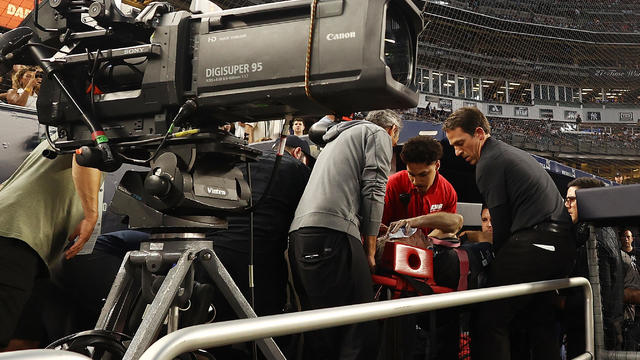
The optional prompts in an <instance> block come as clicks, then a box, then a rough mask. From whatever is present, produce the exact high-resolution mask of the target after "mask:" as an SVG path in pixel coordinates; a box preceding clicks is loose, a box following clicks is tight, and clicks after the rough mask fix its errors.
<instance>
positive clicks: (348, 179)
mask: <svg viewBox="0 0 640 360" xmlns="http://www.w3.org/2000/svg"><path fill="white" fill-rule="evenodd" d="M322 125H327V126H330V125H331V124H327V123H323V124H322ZM400 126H401V119H400V116H399V115H398V114H397V113H395V112H394V111H391V110H382V111H372V112H369V114H368V115H367V120H365V121H362V120H354V121H345V122H341V123H338V124H334V125H333V126H332V127H330V128H329V129H328V131H327V132H326V134H325V135H324V136H323V140H324V141H325V142H327V145H326V146H325V147H324V150H322V152H321V153H320V155H319V156H318V161H317V162H316V165H315V168H314V170H313V172H312V173H311V177H310V179H309V184H308V185H307V187H306V189H305V191H304V194H303V195H302V198H301V199H300V204H299V205H298V208H297V209H296V213H295V217H294V219H293V222H292V224H291V229H290V231H291V232H290V234H289V259H290V264H291V272H292V274H293V279H294V285H295V287H296V290H297V292H298V295H299V296H300V303H301V305H302V309H303V310H311V309H319V308H326V307H332V306H341V305H348V304H355V303H362V302H369V301H373V290H372V288H373V287H372V282H371V274H370V271H373V269H374V267H375V250H376V237H377V235H378V230H379V227H380V220H381V218H382V211H383V208H384V191H385V185H386V183H387V178H388V176H389V169H390V167H391V157H392V147H393V145H395V144H396V143H397V141H398V135H399V133H400ZM362 238H364V243H363V242H362V241H361V239H362ZM377 343H378V337H377V324H376V323H375V322H365V323H358V324H353V325H347V326H342V327H339V328H331V329H325V330H319V331H315V332H313V333H308V334H305V350H304V359H375V358H376V356H377V348H378V346H377Z"/></svg>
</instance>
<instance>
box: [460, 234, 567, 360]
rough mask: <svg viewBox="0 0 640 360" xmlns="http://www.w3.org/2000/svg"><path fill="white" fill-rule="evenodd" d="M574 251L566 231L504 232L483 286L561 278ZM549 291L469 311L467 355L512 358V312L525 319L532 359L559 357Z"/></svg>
mask: <svg viewBox="0 0 640 360" xmlns="http://www.w3.org/2000/svg"><path fill="white" fill-rule="evenodd" d="M574 256H575V242H574V240H573V236H572V235H571V234H570V232H569V231H566V232H560V233H555V232H542V231H536V230H523V231H520V232H517V233H515V234H513V235H511V236H510V237H509V240H508V241H507V242H506V243H505V244H504V245H503V246H502V248H500V250H499V251H498V253H497V254H496V258H495V260H493V262H492V264H491V265H490V267H489V271H488V279H487V280H488V281H487V282H488V283H487V286H501V285H510V284H518V283H525V282H533V281H542V280H551V279H559V278H564V277H566V276H567V274H569V271H570V269H571V266H572V265H573V258H574ZM553 296H554V293H543V294H538V295H526V296H520V297H517V298H508V299H504V300H497V301H491V302H486V303H481V304H478V308H477V311H476V312H475V313H474V320H473V330H474V331H473V333H472V334H471V341H472V358H473V359H474V360H483V359H492V360H503V359H507V360H508V359H510V358H511V349H510V340H509V326H510V324H511V322H512V320H513V319H514V318H515V317H516V315H521V316H522V317H520V319H522V320H523V322H524V323H526V327H527V330H528V334H529V339H528V341H529V346H530V352H531V357H532V359H545V360H555V359H560V347H559V345H558V337H557V332H556V330H555V312H554V308H553V305H552V301H553Z"/></svg>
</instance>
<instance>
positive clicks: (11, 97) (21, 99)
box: [7, 77, 38, 106]
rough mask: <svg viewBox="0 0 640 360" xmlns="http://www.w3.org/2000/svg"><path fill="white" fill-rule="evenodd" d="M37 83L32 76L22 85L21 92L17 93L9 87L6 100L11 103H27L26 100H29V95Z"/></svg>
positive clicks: (23, 104)
mask: <svg viewBox="0 0 640 360" xmlns="http://www.w3.org/2000/svg"><path fill="white" fill-rule="evenodd" d="M37 85H38V80H37V79H36V78H35V77H34V78H32V79H31V80H29V82H28V83H27V86H25V87H24V89H23V90H24V91H22V94H18V90H17V89H10V90H9V91H8V92H7V102H8V103H9V104H12V105H19V106H25V105H27V100H29V96H31V94H33V91H34V88H35V87H36V86H37Z"/></svg>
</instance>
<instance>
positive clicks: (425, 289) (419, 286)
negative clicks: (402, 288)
mask: <svg viewBox="0 0 640 360" xmlns="http://www.w3.org/2000/svg"><path fill="white" fill-rule="evenodd" d="M394 273H395V275H398V276H400V277H401V278H402V279H404V280H405V281H406V282H408V283H409V285H411V286H412V287H413V288H414V289H415V290H416V292H417V293H418V294H420V295H432V294H433V293H434V292H433V289H432V288H431V286H429V285H428V284H427V283H425V282H423V281H420V280H417V279H415V278H412V277H411V276H407V275H403V274H400V273H397V272H395V271H394Z"/></svg>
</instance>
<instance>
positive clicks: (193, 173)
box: [0, 0, 422, 359]
mask: <svg viewBox="0 0 640 360" xmlns="http://www.w3.org/2000/svg"><path fill="white" fill-rule="evenodd" d="M35 2H36V6H35V9H34V11H32V12H31V13H30V14H29V16H27V18H25V20H24V21H23V22H22V24H21V25H20V27H18V28H16V29H14V30H11V31H9V32H7V33H5V34H2V35H0V72H2V73H6V72H7V71H8V70H9V69H10V68H11V65H13V64H16V63H18V64H35V65H39V66H40V67H41V68H42V69H43V71H44V81H43V83H42V85H41V89H40V92H39V94H38V100H37V111H38V121H39V122H40V123H41V124H43V125H46V126H51V127H56V128H57V134H58V137H57V139H55V140H54V139H51V138H49V139H48V140H49V142H50V143H51V144H52V146H53V147H54V149H55V151H56V152H75V153H76V159H77V161H78V163H79V164H80V165H84V166H90V167H95V168H98V169H101V170H103V171H115V170H117V169H118V168H119V167H120V166H121V164H122V163H129V164H137V165H145V166H149V167H150V168H151V170H150V171H149V172H134V171H129V172H127V173H126V174H125V176H124V177H123V179H122V181H121V183H120V185H119V186H118V189H117V191H116V194H115V195H114V199H113V202H112V208H113V209H114V211H116V212H120V213H121V214H123V215H126V216H127V217H128V221H129V226H130V227H132V228H139V229H146V230H149V231H150V232H152V233H155V235H152V239H151V243H148V244H146V245H143V250H141V251H140V252H138V253H134V254H131V255H130V256H128V257H127V259H125V263H123V267H122V269H121V272H122V274H120V273H119V274H118V278H116V282H115V283H114V288H113V289H112V292H111V293H110V295H109V298H108V299H107V304H106V305H105V309H103V312H102V315H101V317H100V320H99V321H98V325H97V326H96V328H97V329H109V330H116V331H118V330H119V329H121V327H119V326H120V325H118V324H122V318H121V317H122V316H126V311H124V310H123V311H115V310H114V309H115V308H116V307H123V306H126V305H124V304H125V303H126V301H125V300H126V299H125V300H123V298H126V296H125V295H126V294H125V293H126V290H123V289H126V288H127V287H126V286H125V285H126V284H128V282H129V281H131V274H129V273H128V272H127V271H129V272H130V270H131V268H132V267H134V266H138V267H142V268H145V269H146V271H147V272H151V273H156V272H157V271H160V269H163V271H165V272H166V271H167V268H168V267H169V266H167V264H177V265H176V266H174V267H173V268H171V270H169V275H167V277H166V280H165V282H164V283H163V285H162V287H161V288H160V290H158V292H157V294H162V295H161V296H160V295H159V296H157V297H156V298H155V299H153V303H152V304H151V310H150V311H149V312H150V313H152V314H154V315H153V316H150V317H148V318H146V319H145V320H144V321H143V323H142V324H141V325H140V327H139V329H140V330H139V331H138V332H137V333H136V335H135V336H134V339H133V341H132V344H131V345H130V346H129V349H128V350H127V354H126V355H125V356H124V357H125V358H129V359H131V358H137V357H138V356H139V355H140V354H141V351H143V350H144V349H146V347H148V345H149V344H150V343H151V341H152V339H153V338H154V336H155V335H156V334H157V332H158V329H159V327H160V326H161V325H162V321H163V318H164V317H166V314H167V313H172V312H170V311H169V308H170V307H172V308H173V307H174V306H176V305H179V304H178V303H180V302H182V305H184V301H185V298H188V296H187V297H185V296H184V295H183V296H176V294H178V293H179V291H178V289H182V288H188V286H185V285H184V281H187V280H185V279H186V278H189V275H188V274H190V273H191V270H189V269H191V268H192V264H193V263H194V261H200V262H202V263H204V264H205V267H206V268H207V271H208V273H209V274H210V275H211V276H212V277H214V281H215V282H216V285H217V286H219V287H222V288H225V287H227V288H228V289H227V291H226V294H227V295H228V296H229V297H232V298H234V299H236V300H237V302H238V304H236V305H237V307H236V311H238V312H239V313H241V315H242V316H245V317H246V316H255V314H254V313H253V312H252V311H251V309H250V308H247V306H245V305H247V304H246V302H244V303H243V299H237V298H238V297H239V298H242V295H241V294H240V293H239V291H237V288H235V286H234V285H233V284H232V283H233V282H232V281H230V277H228V274H227V273H226V271H225V270H224V267H221V266H220V264H219V262H218V261H217V258H216V257H215V254H214V253H213V252H212V251H211V248H212V244H211V243H210V242H208V241H205V240H203V234H204V233H207V232H210V231H211V230H214V229H220V228H224V227H225V226H226V223H225V221H224V217H225V216H226V215H228V214H229V213H231V212H242V211H247V210H248V209H251V206H250V204H251V192H250V189H249V186H248V185H247V183H246V181H245V180H244V178H243V176H242V173H241V172H240V171H239V170H238V168H236V164H237V163H239V162H244V161H252V160H255V159H257V157H258V156H259V155H260V152H259V151H257V150H254V149H251V148H249V147H247V146H246V144H245V142H244V141H243V140H241V139H237V138H235V137H233V136H232V135H231V134H228V133H226V132H224V131H222V130H219V129H218V128H219V126H220V125H221V124H223V123H225V122H234V121H240V122H256V121H262V120H272V119H281V118H283V117H285V118H287V119H291V118H292V116H294V115H318V116H322V115H324V114H330V113H333V114H349V113H353V112H356V111H362V110H373V109H382V108H406V107H414V106H416V105H417V100H418V97H417V92H416V90H415V86H414V85H415V82H416V80H415V69H416V62H415V61H416V51H417V35H418V33H419V32H420V31H421V30H422V20H421V17H420V14H419V11H418V9H417V8H416V7H415V5H414V4H413V3H412V2H411V1H410V0H291V1H283V2H277V3H269V4H263V5H256V6H251V7H245V8H237V9H230V10H224V11H219V12H214V13H205V14H203V13H191V12H188V11H184V10H177V11H176V10H175V9H174V8H173V6H172V5H170V4H168V3H160V2H155V3H151V4H149V5H148V6H147V7H145V8H144V9H142V10H141V11H140V12H139V13H137V14H134V15H131V16H129V15H125V14H124V13H123V12H122V11H120V10H119V9H118V7H117V6H116V5H115V2H114V1H113V0H44V1H42V2H41V3H40V4H37V1H35ZM285 129H286V127H285ZM48 133H49V132H48V131H47V134H48ZM281 144H284V142H283V141H281ZM283 148H284V146H281V148H280V150H279V155H282V151H283ZM276 167H277V162H276ZM274 172H275V169H274ZM254 205H255V204H254ZM154 241H155V242H157V243H161V244H165V245H162V246H160V247H159V246H158V245H157V244H156V245H154V243H153V242H154ZM145 246H146V247H145ZM158 254H159V255H158ZM206 264H213V265H209V266H208V267H207V266H206ZM216 276H217V277H219V279H218V280H216V279H215V277H216ZM220 278H221V279H220ZM229 282H231V284H229ZM234 288H235V290H234ZM187 300H188V299H187ZM237 309H240V310H237ZM114 314H116V315H114ZM123 314H124V315H123ZM261 344H262V345H264V347H263V348H262V349H263V352H271V353H275V351H274V350H273V346H275V345H274V344H273V342H272V341H271V342H270V343H269V342H268V341H267V342H262V343H261ZM276 349H277V348H276ZM275 358H278V357H277V356H275Z"/></svg>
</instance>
